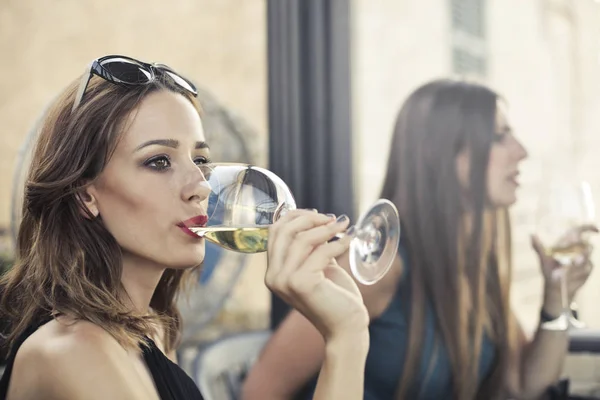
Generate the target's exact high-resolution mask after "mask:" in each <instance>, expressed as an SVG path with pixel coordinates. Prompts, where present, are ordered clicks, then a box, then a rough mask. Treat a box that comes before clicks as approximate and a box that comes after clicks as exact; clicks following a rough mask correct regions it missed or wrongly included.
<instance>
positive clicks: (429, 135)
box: [381, 80, 511, 400]
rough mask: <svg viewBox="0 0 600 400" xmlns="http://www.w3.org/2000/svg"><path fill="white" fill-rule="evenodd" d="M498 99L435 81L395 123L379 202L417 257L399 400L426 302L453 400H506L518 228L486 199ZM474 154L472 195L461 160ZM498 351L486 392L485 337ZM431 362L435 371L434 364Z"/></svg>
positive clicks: (416, 351)
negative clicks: (498, 399)
mask: <svg viewBox="0 0 600 400" xmlns="http://www.w3.org/2000/svg"><path fill="white" fill-rule="evenodd" d="M497 101H498V95H497V94H496V93H494V92H493V91H491V90H490V89H488V88H486V87H484V86H480V85H477V84H474V83H467V82H461V81H454V80H436V81H432V82H430V83H427V84H425V85H423V86H421V87H420V88H419V89H417V90H416V91H415V92H414V93H412V94H411V95H410V96H409V98H408V99H407V101H406V102H405V104H404V106H403V107H402V109H401V110H400V112H399V115H398V117H397V121H396V126H395V131H394V135H393V139H392V144H391V149H390V158H389V164H388V168H387V176H386V177H385V182H384V186H383V190H382V194H381V196H382V197H384V198H388V199H391V200H392V201H393V202H394V203H395V204H396V205H397V207H398V210H399V212H400V218H401V220H402V224H403V226H402V227H403V232H402V235H403V241H404V243H406V246H407V250H408V253H409V257H410V288H411V290H410V293H411V294H410V296H411V299H410V300H411V301H410V303H411V308H410V328H409V336H408V343H407V348H408V349H407V354H406V359H405V363H404V373H403V375H402V378H401V380H400V383H399V388H398V391H397V396H396V397H397V398H398V399H404V398H405V397H406V395H407V393H408V392H409V388H410V387H411V385H412V382H413V380H414V377H415V372H414V371H415V370H418V363H419V360H420V355H421V354H422V351H421V349H422V345H423V343H422V339H423V337H424V335H423V329H424V315H423V310H424V309H425V306H426V303H427V302H430V303H431V304H432V306H433V310H434V312H435V315H436V326H437V327H438V329H439V331H440V333H441V339H442V341H443V343H444V344H445V348H446V349H447V353H448V356H449V359H450V365H451V368H452V382H453V389H454V393H453V394H452V395H451V396H452V398H454V399H457V400H471V399H474V398H481V399H493V398H495V396H498V395H499V394H500V393H502V390H503V384H504V377H505V373H506V368H507V355H508V349H509V344H510V343H509V341H510V340H509V335H510V332H511V329H510V327H509V321H510V320H509V303H508V300H509V299H508V297H509V285H510V271H511V266H510V257H511V249H510V223H509V218H508V212H507V210H506V209H493V208H491V207H489V205H488V199H487V182H486V174H487V166H488V161H489V154H490V148H491V146H492V143H493V141H494V135H495V129H496V127H495V125H496V107H497ZM465 150H466V151H467V152H468V154H469V159H470V170H469V175H470V176H469V189H468V192H469V193H467V194H466V195H465V193H464V189H463V188H461V185H460V184H459V180H458V175H457V169H456V158H457V156H458V154H459V153H460V152H461V151H465ZM484 332H485V333H486V334H487V335H488V336H489V337H490V338H491V339H492V340H493V341H494V342H495V345H496V355H495V357H496V358H495V362H494V367H493V370H492V371H491V373H490V374H489V375H488V376H487V377H485V379H484V380H483V383H482V384H481V385H479V383H478V382H479V377H478V370H479V358H480V353H481V343H482V335H483V333H484ZM429 362H433V361H432V360H429Z"/></svg>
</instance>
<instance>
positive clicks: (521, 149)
mask: <svg viewBox="0 0 600 400" xmlns="http://www.w3.org/2000/svg"><path fill="white" fill-rule="evenodd" d="M514 154H515V158H516V159H517V161H523V160H524V159H526V158H527V157H529V153H528V152H527V149H526V148H525V146H523V144H522V143H521V142H520V141H519V140H518V139H516V138H515V149H514Z"/></svg>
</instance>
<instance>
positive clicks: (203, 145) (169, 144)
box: [134, 139, 210, 152]
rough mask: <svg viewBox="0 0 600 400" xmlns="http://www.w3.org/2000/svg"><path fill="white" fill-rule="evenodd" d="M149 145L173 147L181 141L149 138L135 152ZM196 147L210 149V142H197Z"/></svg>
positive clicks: (176, 146) (177, 145)
mask: <svg viewBox="0 0 600 400" xmlns="http://www.w3.org/2000/svg"><path fill="white" fill-rule="evenodd" d="M148 146H165V147H171V148H174V149H176V148H178V147H179V141H178V140H175V139H156V140H149V141H147V142H145V143H142V144H140V145H139V146H138V147H136V148H135V150H134V152H136V151H139V150H141V149H143V148H144V147H148ZM194 148H195V149H210V147H209V146H208V143H206V142H196V145H195V146H194Z"/></svg>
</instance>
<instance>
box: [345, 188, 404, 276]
mask: <svg viewBox="0 0 600 400" xmlns="http://www.w3.org/2000/svg"><path fill="white" fill-rule="evenodd" d="M355 229H356V231H355V232H356V234H355V238H354V239H353V240H352V242H351V243H350V269H351V270H352V274H353V275H354V278H355V279H356V280H357V281H358V282H360V283H362V284H363V285H372V284H374V283H376V282H377V281H379V280H380V279H381V278H382V277H383V276H384V275H385V274H386V273H387V272H388V271H389V269H390V267H391V266H392V264H393V262H394V259H395V258H396V254H397V252H398V246H399V244H400V218H399V216H398V210H397V209H396V206H394V204H393V203H392V202H390V201H389V200H385V199H380V200H378V201H377V202H376V203H375V204H373V206H371V208H370V209H369V210H368V211H367V212H366V213H365V214H364V215H362V216H361V218H360V219H359V221H358V222H357V223H356V225H355Z"/></svg>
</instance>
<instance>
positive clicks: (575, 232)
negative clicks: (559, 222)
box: [557, 224, 598, 246]
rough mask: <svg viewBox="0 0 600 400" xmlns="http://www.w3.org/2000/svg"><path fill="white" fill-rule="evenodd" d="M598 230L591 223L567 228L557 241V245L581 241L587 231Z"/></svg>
mask: <svg viewBox="0 0 600 400" xmlns="http://www.w3.org/2000/svg"><path fill="white" fill-rule="evenodd" d="M595 232H598V228H597V227H596V225H593V224H584V225H580V226H576V227H574V228H572V229H570V230H568V231H567V232H566V233H565V234H564V235H563V236H562V237H561V238H560V240H559V241H558V243H557V244H558V245H559V246H567V245H569V244H571V243H576V242H581V241H582V240H583V238H584V237H585V236H586V234H588V233H595Z"/></svg>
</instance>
